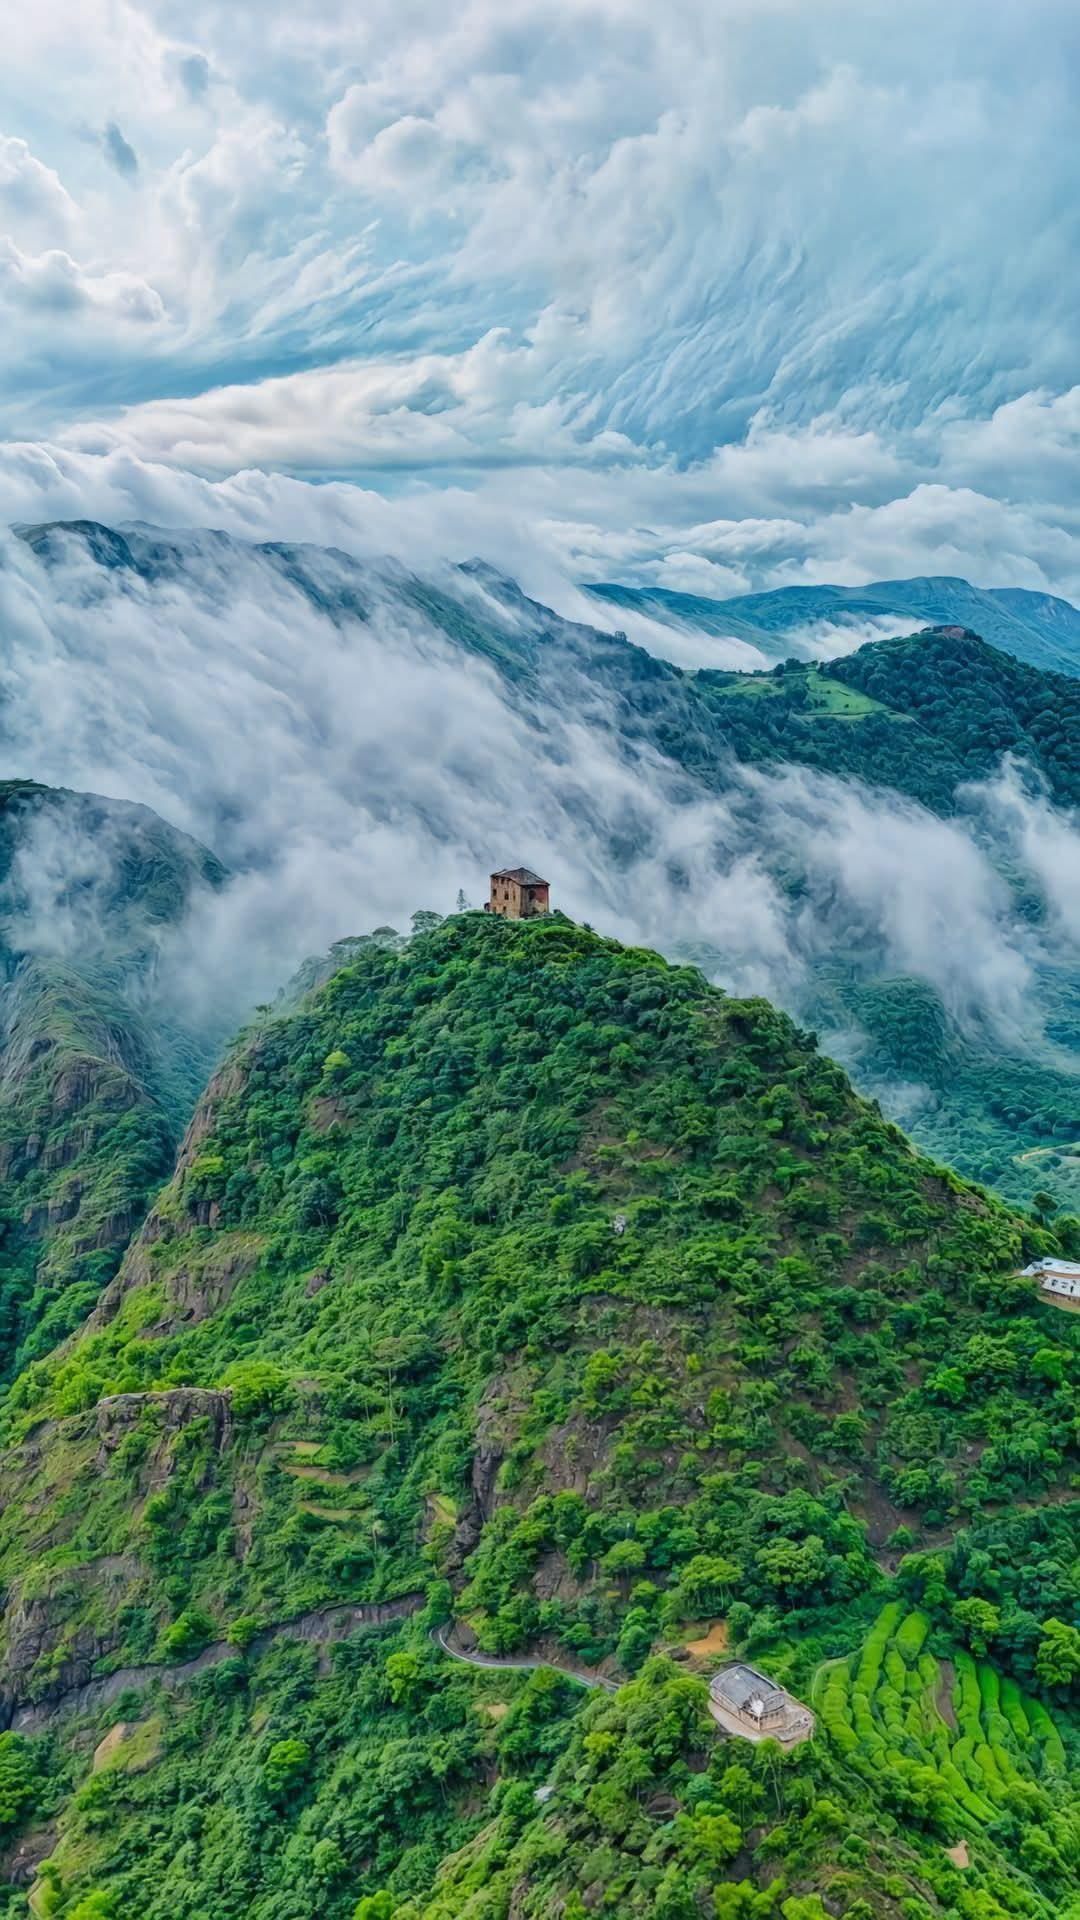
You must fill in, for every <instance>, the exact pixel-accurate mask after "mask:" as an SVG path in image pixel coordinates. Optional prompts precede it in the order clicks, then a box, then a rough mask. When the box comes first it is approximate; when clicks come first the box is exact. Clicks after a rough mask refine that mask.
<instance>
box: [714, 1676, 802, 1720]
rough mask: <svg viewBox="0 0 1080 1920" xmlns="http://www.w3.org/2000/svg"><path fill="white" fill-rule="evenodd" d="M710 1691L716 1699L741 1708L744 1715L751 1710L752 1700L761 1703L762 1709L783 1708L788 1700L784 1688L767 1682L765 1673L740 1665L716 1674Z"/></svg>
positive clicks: (769, 1681)
mask: <svg viewBox="0 0 1080 1920" xmlns="http://www.w3.org/2000/svg"><path fill="white" fill-rule="evenodd" d="M710 1690H711V1692H712V1694H713V1696H714V1697H715V1698H716V1699H719V1700H724V1701H726V1702H727V1703H728V1705H730V1706H733V1707H738V1708H740V1709H741V1711H742V1712H743V1713H746V1712H748V1711H749V1710H750V1702H751V1700H755V1701H759V1702H760V1703H761V1706H762V1708H763V1709H767V1708H770V1707H773V1708H775V1707H779V1706H782V1705H783V1704H784V1702H785V1700H786V1699H787V1695H786V1694H785V1693H784V1690H783V1688H782V1687H778V1686H776V1685H775V1684H774V1683H773V1681H771V1680H767V1679H766V1678H765V1675H764V1674H763V1673H758V1672H757V1671H756V1670H755V1668H753V1667H744V1666H740V1665H736V1666H732V1667H725V1668H724V1669H723V1671H722V1672H721V1673H717V1674H714V1676H713V1680H712V1685H711V1689H710Z"/></svg>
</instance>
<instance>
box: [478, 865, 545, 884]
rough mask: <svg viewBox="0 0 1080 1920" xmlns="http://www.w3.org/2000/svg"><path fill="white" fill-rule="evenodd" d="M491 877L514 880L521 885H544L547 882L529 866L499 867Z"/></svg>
mask: <svg viewBox="0 0 1080 1920" xmlns="http://www.w3.org/2000/svg"><path fill="white" fill-rule="evenodd" d="M491 877H492V879H493V880H516V881H517V883H518V885H519V886H521V887H546V886H547V884H548V882H547V881H546V880H541V878H540V875H539V874H538V873H534V872H533V870H532V868H531V867H500V868H499V869H498V871H497V872H495V873H493V874H492V876H491Z"/></svg>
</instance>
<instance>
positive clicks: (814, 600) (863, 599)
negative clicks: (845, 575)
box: [589, 574, 1080, 677]
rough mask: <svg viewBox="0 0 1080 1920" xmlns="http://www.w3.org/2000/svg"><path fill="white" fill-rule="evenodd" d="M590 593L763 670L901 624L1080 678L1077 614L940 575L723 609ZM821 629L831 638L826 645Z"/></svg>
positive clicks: (761, 597) (647, 595)
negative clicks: (727, 647) (715, 642)
mask: <svg viewBox="0 0 1080 1920" xmlns="http://www.w3.org/2000/svg"><path fill="white" fill-rule="evenodd" d="M589 591H590V593H593V594H595V595H596V597H597V598H598V599H600V600H602V601H604V602H606V603H607V604H608V605H613V606H618V607H625V608H626V609H627V611H628V612H636V613H641V614H645V615H647V616H648V618H649V619H650V620H654V621H659V622H660V623H661V624H662V625H670V626H672V627H675V628H678V629H686V630H689V631H694V630H697V631H698V632H701V633H707V634H716V635H730V636H731V637H732V638H733V639H737V640H742V641H744V642H746V643H747V644H748V645H750V646H753V647H756V648H758V649H759V651H760V652H761V654H762V655H763V656H764V659H763V664H768V663H769V662H770V661H772V662H775V661H777V660H780V659H783V658H785V657H786V655H787V653H789V652H790V651H791V650H792V648H794V650H795V652H796V653H797V654H800V655H802V656H803V657H804V658H807V657H808V658H811V659H813V658H816V657H818V655H819V654H821V653H822V651H823V650H824V651H826V652H827V653H829V654H831V653H833V652H835V651H837V649H838V645H840V644H841V643H842V639H843V629H844V628H849V629H850V631H851V634H852V644H853V645H857V644H858V643H859V641H860V640H861V639H863V638H865V629H866V627H867V625H868V624H872V623H875V622H885V621H897V620H901V621H910V622H911V623H912V625H913V626H919V627H942V626H960V627H968V628H971V629H972V630H973V631H974V632H976V633H978V634H981V635H982V637H983V639H984V640H987V641H989V642H990V644H991V645H992V646H994V647H997V648H999V649H1000V650H1001V651H1002V652H1003V653H1011V654H1014V655H1015V656H1016V658H1017V659H1018V660H1023V661H1025V662H1026V664H1027V665H1028V666H1031V667H1037V668H1039V669H1040V670H1041V671H1044V672H1052V673H1065V674H1071V675H1073V676H1074V677H1076V676H1080V611H1078V610H1077V608H1076V607H1074V606H1073V605H1072V603H1071V602H1070V601H1068V600H1061V599H1058V598H1056V597H1055V596H1054V595H1053V594H1050V593H1035V592H1031V591H1030V590H1028V589H1027V588H1025V587H973V586H972V585H971V584H970V582H969V581H967V580H960V579H955V578H953V577H951V576H949V575H947V574H943V575H941V576H938V577H931V578H929V579H921V578H917V579H914V580H876V581H873V582H872V583H871V584H870V585H869V586H865V587H831V586H822V587H778V588H776V589H774V590H773V591H772V592H768V593H748V594H738V595H736V596H735V597H734V598H732V599H729V600H712V599H708V598H707V597H705V596H704V595H701V594H692V593H673V592H670V591H669V590H667V589H666V588H663V587H623V586H617V585H614V584H603V585H598V586H594V587H590V588H589ZM822 628H825V629H828V630H829V631H828V634H827V639H826V641H824V642H823V640H822V637H821V632H820V630H821V629H822ZM815 630H816V631H815Z"/></svg>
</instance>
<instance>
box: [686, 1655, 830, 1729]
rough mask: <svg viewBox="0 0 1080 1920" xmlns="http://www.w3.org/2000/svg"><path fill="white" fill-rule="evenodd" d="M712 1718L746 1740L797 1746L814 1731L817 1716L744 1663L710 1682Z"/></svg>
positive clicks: (736, 1664) (736, 1663)
mask: <svg viewBox="0 0 1080 1920" xmlns="http://www.w3.org/2000/svg"><path fill="white" fill-rule="evenodd" d="M709 1706H710V1709H711V1711H712V1715H713V1719H714V1720H717V1721H719V1723H720V1725H721V1726H722V1727H723V1728H724V1730H725V1732H726V1733H738V1734H741V1735H742V1737H743V1738H744V1739H745V1740H779V1741H780V1743H781V1745H783V1746H795V1745H796V1743H797V1742H798V1741H800V1740H808V1739H809V1737H810V1735H811V1734H812V1733H813V1731H814V1716H813V1714H812V1713H810V1712H809V1710H808V1709H807V1708H806V1707H804V1706H803V1705H802V1703H801V1701H799V1700H796V1699H795V1698H794V1697H793V1696H792V1695H791V1694H790V1693H786V1692H785V1691H784V1689H783V1687H778V1686H776V1684H775V1682H773V1681H772V1680H769V1679H767V1678H766V1676H765V1675H764V1674H763V1673H758V1671H757V1669H756V1667H748V1666H745V1665H744V1664H743V1663H742V1662H741V1661H738V1662H735V1663H734V1664H733V1665H732V1666H730V1667H722V1668H721V1669H720V1672H719V1673H714V1675H713V1677H712V1679H711V1681H710V1682H709Z"/></svg>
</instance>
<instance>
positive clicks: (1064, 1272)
mask: <svg viewBox="0 0 1080 1920" xmlns="http://www.w3.org/2000/svg"><path fill="white" fill-rule="evenodd" d="M1024 1273H1025V1275H1026V1276H1027V1278H1028V1279H1029V1280H1037V1281H1038V1282H1039V1285H1040V1287H1041V1288H1042V1290H1043V1292H1044V1293H1049V1294H1051V1295H1052V1296H1053V1297H1054V1298H1055V1299H1056V1300H1075V1301H1077V1303H1078V1304H1080V1261H1076V1260H1058V1259H1057V1258H1056V1257H1054V1256H1051V1257H1049V1258H1047V1259H1045V1260H1034V1261H1033V1262H1032V1264H1031V1266H1030V1267H1025V1268H1024Z"/></svg>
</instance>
